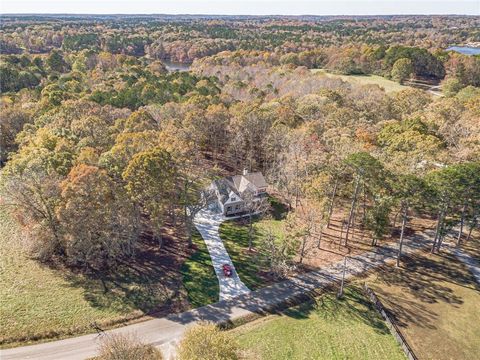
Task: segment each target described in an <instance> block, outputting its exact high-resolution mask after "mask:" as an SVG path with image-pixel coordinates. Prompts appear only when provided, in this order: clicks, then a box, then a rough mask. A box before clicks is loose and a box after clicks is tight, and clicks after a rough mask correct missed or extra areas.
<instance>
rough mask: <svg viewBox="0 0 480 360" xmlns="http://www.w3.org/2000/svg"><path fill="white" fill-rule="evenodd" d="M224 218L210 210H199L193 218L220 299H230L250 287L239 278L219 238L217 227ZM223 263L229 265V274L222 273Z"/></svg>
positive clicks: (247, 291)
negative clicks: (210, 264)
mask: <svg viewBox="0 0 480 360" xmlns="http://www.w3.org/2000/svg"><path fill="white" fill-rule="evenodd" d="M225 220H227V219H226V218H225V217H224V216H223V215H222V214H217V213H214V212H212V211H210V210H202V211H200V212H199V213H198V214H197V215H196V216H195V219H194V224H195V227H196V228H197V230H198V232H199V233H200V235H201V236H202V238H203V240H204V241H205V244H206V245H207V249H208V252H209V253H210V257H211V258H212V264H213V267H214V269H215V273H216V274H217V278H218V283H219V285H220V300H230V299H233V298H235V297H237V296H239V295H243V294H247V293H249V292H250V289H249V288H247V287H246V286H245V284H244V283H243V282H242V280H240V278H239V276H238V274H237V272H236V271H235V266H234V265H233V263H232V259H230V256H229V255H228V252H227V250H226V249H225V246H224V245H223V241H222V239H220V235H219V233H218V229H219V227H220V224H221V223H222V222H223V221H225ZM224 264H227V265H229V266H230V268H231V269H232V275H231V276H228V277H227V276H225V275H224V273H223V265H224Z"/></svg>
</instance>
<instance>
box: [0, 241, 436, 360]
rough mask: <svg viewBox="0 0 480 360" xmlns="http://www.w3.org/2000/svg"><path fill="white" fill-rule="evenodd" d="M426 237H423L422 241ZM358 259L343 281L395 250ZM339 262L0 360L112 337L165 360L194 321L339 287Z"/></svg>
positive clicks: (59, 353) (47, 355)
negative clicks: (131, 338)
mask: <svg viewBox="0 0 480 360" xmlns="http://www.w3.org/2000/svg"><path fill="white" fill-rule="evenodd" d="M427 235H428V236H427ZM430 235H431V232H427V233H426V234H425V236H420V235H417V236H416V237H415V238H414V239H406V241H405V252H411V251H415V250H418V249H420V248H423V247H424V246H426V245H427V244H429V245H431V243H432V241H431V236H430ZM374 250H375V251H372V252H368V253H365V254H362V255H358V256H354V257H350V258H348V260H347V266H346V271H345V278H347V279H348V278H350V277H352V276H355V275H358V274H360V273H362V272H364V271H367V270H371V269H373V268H375V267H377V266H379V265H383V264H385V263H386V262H387V261H389V260H392V259H394V258H395V256H396V254H397V245H396V244H388V245H385V246H383V247H378V248H376V249H374ZM342 270H343V260H342V261H340V262H338V263H335V264H332V265H331V266H328V267H325V268H323V269H319V270H316V271H312V272H309V273H306V274H302V275H299V276H297V277H294V278H292V279H289V280H286V281H283V282H280V283H276V284H274V285H272V286H268V287H265V288H263V289H259V290H256V291H252V292H245V293H243V294H241V295H239V296H237V297H236V298H234V299H232V300H222V301H219V302H217V303H215V304H210V305H207V306H203V307H201V308H198V309H194V310H190V311H186V312H184V313H181V314H172V315H169V316H166V317H164V318H159V319H153V320H148V321H144V322H142V323H138V324H133V325H129V326H124V327H122V328H118V329H114V330H110V331H107V332H105V333H104V334H103V335H101V336H99V335H97V334H91V335H84V336H80V337H76V338H70V339H65V340H59V341H53V342H49V343H43V344H38V345H30V346H24V347H19V348H13V349H7V350H0V359H2V360H13V359H18V360H20V359H22V360H23V359H39V360H53V359H69V360H83V359H86V358H89V357H93V356H95V355H96V353H97V350H98V343H99V340H100V339H101V338H102V337H104V336H110V335H111V334H118V333H121V334H136V335H137V336H138V337H139V338H140V340H141V341H143V342H145V343H149V344H153V345H155V346H157V347H158V348H160V349H161V350H162V351H163V352H164V355H165V358H167V359H169V357H170V356H171V355H172V354H174V353H175V344H176V343H177V342H178V339H180V338H181V336H182V334H183V332H184V331H185V329H186V327H187V326H189V325H192V324H194V323H196V322H198V321H202V320H203V321H211V322H213V323H217V324H221V323H226V322H229V321H233V320H236V319H239V318H242V317H244V316H252V315H255V314H264V313H265V312H268V311H269V310H271V309H274V308H275V307H276V306H279V305H284V304H289V303H290V302H292V301H295V300H296V301H299V300H302V299H305V298H306V296H309V295H311V294H314V293H315V292H316V291H318V290H321V289H324V288H325V287H327V286H332V285H333V286H339V281H340V279H341V276H342Z"/></svg>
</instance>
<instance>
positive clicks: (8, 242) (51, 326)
mask: <svg viewBox="0 0 480 360" xmlns="http://www.w3.org/2000/svg"><path fill="white" fill-rule="evenodd" d="M198 239H199V237H198V236H197V237H196V241H195V243H196V244H197V248H198V252H195V253H193V255H192V257H191V258H190V259H189V260H187V263H186V264H185V265H184V266H183V267H182V268H181V273H180V271H179V270H180V267H181V266H182V263H183V262H184V260H185V258H186V257H187V256H188V255H189V253H188V252H186V250H185V249H184V247H182V245H180V244H183V243H181V242H180V243H179V242H178V241H175V240H174V239H173V238H172V237H166V238H165V241H166V243H165V247H164V249H162V251H161V252H160V251H158V248H156V247H155V244H150V243H148V241H142V246H141V247H140V248H139V250H138V253H137V255H138V256H137V261H135V262H134V263H132V264H128V266H127V265H125V266H124V267H122V268H120V269H118V270H117V271H116V272H115V273H114V275H112V276H111V277H109V278H107V279H106V285H107V287H108V289H109V290H108V291H107V292H105V291H104V289H103V286H102V284H101V281H100V280H98V279H94V278H91V277H86V276H83V275H81V274H74V273H72V272H70V271H67V270H64V269H52V268H51V267H48V266H46V265H42V264H41V263H39V262H38V261H35V260H33V259H30V258H29V257H28V256H27V255H26V254H25V253H24V252H23V251H22V250H21V248H20V247H19V246H18V245H19V242H20V241H21V239H20V236H19V235H18V233H17V230H16V227H15V224H14V223H13V222H12V220H11V219H10V218H9V217H8V215H7V214H6V213H5V212H4V210H1V211H0V253H1V256H2V259H1V268H0V279H1V280H0V281H1V283H0V344H2V345H3V346H5V344H8V346H13V345H19V344H22V343H23V344H24V343H26V342H31V341H36V340H40V339H46V338H59V337H65V336H69V335H75V334H82V333H87V332H93V331H94V330H93V328H92V324H93V323H94V322H95V323H97V324H98V325H99V326H100V327H102V328H108V327H113V326H115V325H119V324H122V323H125V322H127V321H133V320H137V319H139V318H142V317H145V315H154V316H160V315H164V314H165V313H167V312H176V311H182V310H185V309H186V308H188V307H190V305H189V304H188V302H187V300H186V298H187V297H188V299H189V300H190V302H191V305H193V306H200V305H203V304H205V303H206V302H210V301H216V300H217V298H218V295H216V294H215V286H218V285H217V284H216V277H215V274H214V271H213V268H212V267H211V263H210V262H209V258H208V260H207V259H206V258H205V252H206V248H205V245H204V243H203V241H199V240H198ZM207 255H208V254H207ZM182 275H183V278H184V281H185V287H183V286H182ZM195 282H197V285H198V286H205V284H209V285H208V286H210V287H207V288H208V289H209V291H207V292H206V293H205V294H200V295H199V289H200V288H199V287H197V286H193V285H192V284H194V283H195ZM192 286H193V287H192ZM216 291H217V292H218V289H217V290H216ZM187 293H188V295H187Z"/></svg>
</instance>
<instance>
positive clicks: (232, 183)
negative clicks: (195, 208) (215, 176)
mask: <svg viewBox="0 0 480 360" xmlns="http://www.w3.org/2000/svg"><path fill="white" fill-rule="evenodd" d="M210 190H212V191H213V192H214V193H215V195H216V203H215V206H216V207H217V209H218V210H219V211H221V212H222V213H223V214H224V215H226V216H227V215H235V214H239V213H242V212H243V211H245V201H244V200H243V199H242V196H245V194H246V192H249V193H252V194H253V195H254V196H257V197H260V196H263V195H265V194H266V193H267V182H266V181H265V178H264V177H263V175H262V173H261V172H254V173H249V172H248V171H247V170H244V171H243V174H242V175H235V176H229V177H226V178H223V179H219V180H215V181H213V182H212V184H211V185H210Z"/></svg>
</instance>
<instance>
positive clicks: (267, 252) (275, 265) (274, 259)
mask: <svg viewBox="0 0 480 360" xmlns="http://www.w3.org/2000/svg"><path fill="white" fill-rule="evenodd" d="M259 247H260V249H261V251H260V252H259V253H260V254H262V257H263V259H264V260H265V261H266V263H267V265H268V267H269V270H270V273H271V274H272V275H273V276H274V277H275V278H276V279H283V278H285V277H287V276H288V274H289V273H290V271H291V270H292V269H293V268H294V265H293V264H292V260H293V258H294V257H295V255H296V254H297V252H298V239H297V238H295V237H292V236H285V234H282V235H280V236H277V235H276V234H275V232H274V231H273V229H271V228H267V230H266V234H265V236H264V237H263V238H262V241H261V242H260V244H259Z"/></svg>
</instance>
